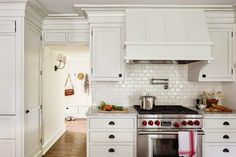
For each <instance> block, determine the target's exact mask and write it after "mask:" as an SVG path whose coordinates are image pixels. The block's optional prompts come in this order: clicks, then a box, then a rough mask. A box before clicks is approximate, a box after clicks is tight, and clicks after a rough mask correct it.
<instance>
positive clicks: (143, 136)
mask: <svg viewBox="0 0 236 157" xmlns="http://www.w3.org/2000/svg"><path fill="white" fill-rule="evenodd" d="M203 135H204V132H203V131H198V141H197V142H198V145H197V155H196V157H202V140H203ZM178 147H179V146H178V131H174V132H170V131H161V132H159V131H155V132H150V131H139V132H138V157H179V155H178Z"/></svg>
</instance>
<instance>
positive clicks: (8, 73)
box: [0, 35, 16, 115]
mask: <svg viewBox="0 0 236 157" xmlns="http://www.w3.org/2000/svg"><path fill="white" fill-rule="evenodd" d="M15 45H16V37H15V36H14V35H11V36H10V35H9V36H8V35H0V50H1V53H0V64H1V66H0V71H1V72H0V80H1V81H0V87H1V88H0V100H1V103H0V115H2V114H15V113H16V102H15V100H16V93H15V89H16V61H15V60H16V47H15Z"/></svg>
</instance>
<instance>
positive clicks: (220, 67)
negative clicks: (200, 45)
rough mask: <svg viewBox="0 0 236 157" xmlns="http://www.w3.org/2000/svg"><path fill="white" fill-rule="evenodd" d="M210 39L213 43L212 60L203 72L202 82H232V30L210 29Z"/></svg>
mask: <svg viewBox="0 0 236 157" xmlns="http://www.w3.org/2000/svg"><path fill="white" fill-rule="evenodd" d="M209 33H210V38H211V41H212V42H214V45H213V46H212V52H211V53H212V57H213V58H214V60H213V61H212V62H211V63H210V64H208V65H207V66H206V67H205V68H204V70H203V74H202V77H203V80H206V81H211V80H212V81H232V80H233V36H232V29H229V28H228V29H227V28H225V29H223V28H222V29H210V30H209Z"/></svg>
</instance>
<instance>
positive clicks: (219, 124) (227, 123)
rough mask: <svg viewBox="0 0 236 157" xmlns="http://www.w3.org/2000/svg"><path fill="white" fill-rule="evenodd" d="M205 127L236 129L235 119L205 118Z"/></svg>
mask: <svg viewBox="0 0 236 157" xmlns="http://www.w3.org/2000/svg"><path fill="white" fill-rule="evenodd" d="M204 124H205V126H204V127H205V129H225V130H228V129H236V119H205V122H204Z"/></svg>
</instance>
